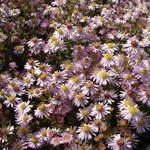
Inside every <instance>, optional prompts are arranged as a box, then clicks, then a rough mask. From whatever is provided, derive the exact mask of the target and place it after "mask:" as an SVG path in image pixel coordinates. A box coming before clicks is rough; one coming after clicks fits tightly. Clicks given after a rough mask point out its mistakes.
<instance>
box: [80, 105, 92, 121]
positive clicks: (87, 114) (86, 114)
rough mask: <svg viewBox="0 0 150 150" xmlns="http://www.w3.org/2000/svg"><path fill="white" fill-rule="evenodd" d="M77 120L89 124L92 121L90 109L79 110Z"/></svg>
mask: <svg viewBox="0 0 150 150" xmlns="http://www.w3.org/2000/svg"><path fill="white" fill-rule="evenodd" d="M77 118H78V119H79V120H82V119H83V120H84V121H85V122H87V121H88V120H89V119H90V109H89V108H83V109H79V113H77Z"/></svg>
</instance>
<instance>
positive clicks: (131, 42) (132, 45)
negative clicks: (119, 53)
mask: <svg viewBox="0 0 150 150" xmlns="http://www.w3.org/2000/svg"><path fill="white" fill-rule="evenodd" d="M123 47H124V48H125V49H124V51H125V52H127V53H129V54H134V53H138V51H139V50H140V42H139V41H138V39H137V38H136V37H132V38H129V39H128V40H127V43H126V44H124V45H123Z"/></svg>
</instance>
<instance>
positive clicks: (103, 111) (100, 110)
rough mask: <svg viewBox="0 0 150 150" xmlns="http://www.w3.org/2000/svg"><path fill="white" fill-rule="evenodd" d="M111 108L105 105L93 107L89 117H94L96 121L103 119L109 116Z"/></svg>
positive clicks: (100, 104)
mask: <svg viewBox="0 0 150 150" xmlns="http://www.w3.org/2000/svg"><path fill="white" fill-rule="evenodd" d="M110 112H111V107H110V106H108V105H107V104H103V103H98V104H96V105H94V107H93V108H92V110H91V114H90V115H91V116H94V117H95V118H96V119H100V120H101V119H103V118H104V117H106V115H108V114H110Z"/></svg>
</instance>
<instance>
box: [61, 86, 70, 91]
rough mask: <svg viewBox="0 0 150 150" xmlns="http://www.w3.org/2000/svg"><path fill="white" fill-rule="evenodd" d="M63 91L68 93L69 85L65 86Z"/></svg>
mask: <svg viewBox="0 0 150 150" xmlns="http://www.w3.org/2000/svg"><path fill="white" fill-rule="evenodd" d="M62 90H63V92H65V93H66V92H67V91H68V90H69V87H68V86H67V85H64V86H63V87H62Z"/></svg>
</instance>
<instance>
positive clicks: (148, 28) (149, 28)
mask: <svg viewBox="0 0 150 150" xmlns="http://www.w3.org/2000/svg"><path fill="white" fill-rule="evenodd" d="M147 31H148V32H150V24H149V25H148V26H147Z"/></svg>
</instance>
